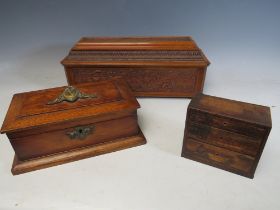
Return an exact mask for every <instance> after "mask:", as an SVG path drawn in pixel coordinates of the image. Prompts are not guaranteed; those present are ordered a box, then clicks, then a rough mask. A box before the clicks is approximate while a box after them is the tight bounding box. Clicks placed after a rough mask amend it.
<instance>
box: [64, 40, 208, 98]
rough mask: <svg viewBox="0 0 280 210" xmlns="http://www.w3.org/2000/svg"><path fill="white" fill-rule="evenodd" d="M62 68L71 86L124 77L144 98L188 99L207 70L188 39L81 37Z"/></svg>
mask: <svg viewBox="0 0 280 210" xmlns="http://www.w3.org/2000/svg"><path fill="white" fill-rule="evenodd" d="M61 63H62V64H63V65H64V68H65V72H66V76H67V80H68V83H69V84H70V85H72V84H78V83H82V82H95V81H101V80H106V79H108V78H111V77H124V78H125V80H126V81H127V82H128V85H129V86H130V88H131V90H132V91H133V93H134V95H135V96H144V97H192V96H194V95H195V94H197V93H199V92H202V90H203V85H204V79H205V74H206V69H207V66H208V65H209V61H208V60H207V58H206V57H205V56H204V54H203V52H202V51H201V49H199V48H198V46H197V44H196V43H195V42H194V40H193V39H192V38H191V37H119V38H109V37H107V38H106V37H105V38H104V37H84V38H82V39H80V41H78V42H77V43H76V44H75V45H74V47H73V48H72V49H71V51H70V52H69V54H68V55H67V56H66V57H65V58H64V59H63V60H62V62H61Z"/></svg>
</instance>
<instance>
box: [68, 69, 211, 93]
mask: <svg viewBox="0 0 280 210" xmlns="http://www.w3.org/2000/svg"><path fill="white" fill-rule="evenodd" d="M205 71H206V70H205V69H204V68H203V67H201V68H198V67H174V66H169V67H166V66H161V67H151V66H140V67H137V66H130V67H118V66H114V67H101V66H100V67H95V66H94V67H89V66H84V67H81V66H79V67H66V75H67V78H68V83H69V84H70V85H74V84H79V83H83V82H94V81H103V80H107V79H110V78H112V77H123V78H124V79H125V80H126V81H127V82H128V85H129V86H130V88H131V90H132V91H133V93H134V95H135V96H159V97H160V96H162V97H167V96H168V97H172V96H173V97H192V96H193V95H195V94H196V93H198V92H201V91H202V89H203V83H204V77H205Z"/></svg>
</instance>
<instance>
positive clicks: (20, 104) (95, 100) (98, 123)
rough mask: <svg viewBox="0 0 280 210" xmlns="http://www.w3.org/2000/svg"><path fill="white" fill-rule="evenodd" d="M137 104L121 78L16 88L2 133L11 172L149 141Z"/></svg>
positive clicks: (72, 159) (38, 167) (28, 169)
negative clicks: (19, 90)
mask: <svg viewBox="0 0 280 210" xmlns="http://www.w3.org/2000/svg"><path fill="white" fill-rule="evenodd" d="M139 107H140V106H139V104H138V102H137V100H136V99H135V97H134V96H133V94H132V93H131V91H130V90H129V88H128V87H127V85H126V84H125V82H124V81H122V80H116V79H115V80H110V81H106V82H98V83H95V84H92V83H86V84H80V85H75V86H68V87H59V88H52V89H47V90H40V91H32V92H26V93H19V94H15V95H14V97H13V99H12V102H11V105H10V107H9V110H8V113H7V115H6V118H5V121H4V123H3V126H2V128H1V133H6V134H7V136H8V138H9V140H10V142H11V144H12V146H13V149H14V151H15V158H14V164H13V167H12V173H13V174H20V173H25V172H29V171H33V170H37V169H41V168H45V167H49V166H54V165H58V164H62V163H66V162H70V161H74V160H79V159H82V158H87V157H91V156H95V155H100V154H104V153H108V152H113V151H117V150H120V149H125V148H129V147H132V146H137V145H141V144H145V143H146V140H145V138H144V136H143V135H142V133H141V130H140V128H139V127H138V123H137V109H138V108H139Z"/></svg>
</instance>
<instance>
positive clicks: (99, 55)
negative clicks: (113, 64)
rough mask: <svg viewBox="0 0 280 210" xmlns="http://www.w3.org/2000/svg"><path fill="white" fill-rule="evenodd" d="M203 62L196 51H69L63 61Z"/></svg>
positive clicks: (200, 54)
mask: <svg viewBox="0 0 280 210" xmlns="http://www.w3.org/2000/svg"><path fill="white" fill-rule="evenodd" d="M67 60H69V61H202V62H203V61H204V58H203V56H202V53H201V52H200V51H198V50H160V51H159V50H149V51H147V50H134V51H133V50H98V51H93V50H84V51H75V50H74V51H71V52H70V53H69V55H68V56H67V58H66V59H65V61H67Z"/></svg>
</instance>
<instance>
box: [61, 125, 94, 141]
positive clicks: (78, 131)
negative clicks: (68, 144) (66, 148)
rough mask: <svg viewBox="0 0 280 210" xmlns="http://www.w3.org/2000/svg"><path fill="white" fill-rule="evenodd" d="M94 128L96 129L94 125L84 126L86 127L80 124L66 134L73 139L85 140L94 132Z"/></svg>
mask: <svg viewBox="0 0 280 210" xmlns="http://www.w3.org/2000/svg"><path fill="white" fill-rule="evenodd" d="M93 129H94V127H93V126H84V127H83V126H79V127H75V128H74V130H73V131H71V132H68V133H66V135H67V136H69V137H70V139H73V140H75V139H78V140H83V139H85V138H86V137H87V136H88V135H90V134H91V133H92V131H93Z"/></svg>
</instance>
